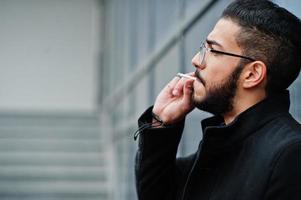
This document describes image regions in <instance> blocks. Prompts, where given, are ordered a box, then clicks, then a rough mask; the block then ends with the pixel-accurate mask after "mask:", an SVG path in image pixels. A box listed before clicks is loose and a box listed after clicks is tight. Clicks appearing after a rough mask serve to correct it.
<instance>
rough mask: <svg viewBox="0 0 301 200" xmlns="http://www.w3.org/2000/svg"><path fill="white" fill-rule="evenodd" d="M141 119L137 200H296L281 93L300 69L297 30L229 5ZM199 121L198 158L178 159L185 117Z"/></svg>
mask: <svg viewBox="0 0 301 200" xmlns="http://www.w3.org/2000/svg"><path fill="white" fill-rule="evenodd" d="M192 64H193V66H194V67H195V68H196V69H195V72H194V73H190V74H189V75H191V76H194V77H196V80H193V79H188V78H180V77H175V78H174V79H173V80H171V82H170V83H168V84H167V86H166V87H165V88H164V89H163V90H162V91H161V93H160V94H159V95H158V97H157V99H156V101H155V104H154V106H153V107H151V108H149V109H148V110H147V111H146V112H145V113H144V114H143V115H142V116H141V117H140V119H139V126H140V129H139V131H140V132H139V150H138V152H137V157H136V179H137V181H136V182H137V192H138V197H139V199H140V200H174V199H176V200H184V199H185V200H195V199H201V200H203V199H214V200H234V199H244V200H255V199H256V200H258V199H265V200H275V199H276V200H277V199H283V200H284V199H285V200H286V199H296V200H297V199H298V200H300V199H301V126H300V124H299V123H298V122H296V121H295V120H294V119H293V118H292V116H291V115H290V114H289V112H288V110H289V93H288V91H287V90H286V89H287V88H288V87H289V85H290V84H291V83H292V82H293V81H294V80H295V79H296V77H297V76H298V74H299V71H300V66H301V22H300V20H299V19H298V18H297V17H295V16H294V15H293V14H291V13H289V12H288V11H287V10H285V9H283V8H280V7H278V6H277V5H275V4H274V3H272V2H270V1H267V0H237V1H234V2H232V3H231V4H230V5H229V6H228V7H227V8H226V9H225V10H224V12H223V14H222V17H221V18H220V20H219V21H218V22H217V24H216V25H215V27H214V29H213V30H212V32H211V33H210V34H209V35H208V36H207V38H206V41H205V42H204V44H202V46H201V50H200V52H199V53H198V54H197V55H195V56H194V58H193V59H192ZM195 107H197V108H198V109H200V110H204V111H208V112H211V113H213V114H214V116H213V117H211V118H208V119H205V120H203V121H202V129H203V139H202V141H201V142H200V145H199V148H198V150H197V152H196V153H195V154H193V155H191V156H188V157H184V158H176V153H177V148H178V144H179V141H180V138H181V134H182V131H183V127H184V119H185V116H186V115H187V114H188V113H189V112H190V111H192V110H193V109H194V108H195Z"/></svg>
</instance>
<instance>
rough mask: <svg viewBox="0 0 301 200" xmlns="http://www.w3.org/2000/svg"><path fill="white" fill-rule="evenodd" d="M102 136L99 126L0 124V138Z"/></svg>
mask: <svg viewBox="0 0 301 200" xmlns="http://www.w3.org/2000/svg"><path fill="white" fill-rule="evenodd" d="M99 137H100V132H99V127H98V126H91V127H85V128H83V127H54V126H47V127H39V126H32V127H22V126H15V127H12V126H9V127H5V126H0V138H29V139H30V138H37V139H38V138H41V139H42V138H45V139H46V138H49V139H50V138H53V139H55V138H56V139H64V138H65V139H68V138H70V139H71V138H76V139H81V140H82V139H96V138H99Z"/></svg>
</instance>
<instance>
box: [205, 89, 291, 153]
mask: <svg viewBox="0 0 301 200" xmlns="http://www.w3.org/2000/svg"><path fill="white" fill-rule="evenodd" d="M289 106H290V99H289V92H288V91H287V90H286V91H283V92H281V93H278V94H277V95H272V96H270V97H267V98H266V99H264V100H263V101H261V102H259V103H257V104H255V105H254V106H252V107H250V108H249V109H247V110H246V111H244V112H242V113H241V114H240V115H239V116H237V117H236V118H235V120H234V121H233V122H232V123H230V124H228V125H224V120H223V118H222V117H220V116H213V117H210V118H207V119H204V120H203V121H202V122H201V123H202V129H203V145H205V146H206V147H207V148H209V149H215V150H218V149H220V150H222V149H223V150H224V149H225V148H230V147H233V146H235V145H237V144H240V141H242V140H243V139H245V138H246V137H248V136H249V135H251V134H252V133H254V132H255V131H256V130H258V129H259V128H260V127H262V126H263V125H265V124H266V123H267V122H269V121H270V120H272V119H274V118H275V117H277V116H279V115H281V114H283V113H287V112H288V110H289Z"/></svg>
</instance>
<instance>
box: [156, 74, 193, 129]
mask: <svg viewBox="0 0 301 200" xmlns="http://www.w3.org/2000/svg"><path fill="white" fill-rule="evenodd" d="M192 74H193V73H192ZM192 74H190V75H192ZM193 81H194V80H191V79H186V78H180V77H175V78H173V79H172V81H170V82H169V83H168V84H167V85H166V86H165V87H164V88H163V90H162V91H161V92H160V94H159V95H158V96H157V99H156V101H155V105H154V108H153V113H154V114H156V115H157V116H159V117H160V119H161V120H162V121H163V122H164V124H173V123H176V122H178V121H180V120H182V119H184V118H185V116H186V115H187V114H188V113H189V112H191V111H192V110H193V108H194V104H193V100H192V94H193Z"/></svg>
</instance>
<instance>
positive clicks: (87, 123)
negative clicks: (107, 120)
mask: <svg viewBox="0 0 301 200" xmlns="http://www.w3.org/2000/svg"><path fill="white" fill-rule="evenodd" d="M99 123H100V121H99V119H98V118H97V115H93V114H25V113H22V114H17V113H16V114H12V113H2V114H0V199H1V200H3V199H5V200H21V199H22V200H23V199H26V200H27V199H28V200H29V199H30V200H96V199H97V200H107V199H108V194H109V192H108V188H107V186H108V184H107V181H108V177H107V170H108V169H107V166H106V154H105V151H104V147H103V144H102V140H101V139H100V136H101V135H100V125H99Z"/></svg>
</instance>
